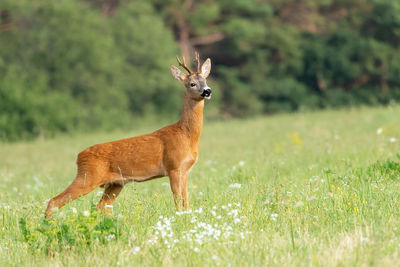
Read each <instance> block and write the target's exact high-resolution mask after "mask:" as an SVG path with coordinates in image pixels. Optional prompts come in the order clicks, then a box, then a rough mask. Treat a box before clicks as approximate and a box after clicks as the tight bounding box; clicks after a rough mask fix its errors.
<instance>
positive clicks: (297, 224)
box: [0, 106, 400, 266]
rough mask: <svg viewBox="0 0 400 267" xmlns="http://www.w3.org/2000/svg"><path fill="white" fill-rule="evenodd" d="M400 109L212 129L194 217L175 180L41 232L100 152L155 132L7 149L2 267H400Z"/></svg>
mask: <svg viewBox="0 0 400 267" xmlns="http://www.w3.org/2000/svg"><path fill="white" fill-rule="evenodd" d="M399 114H400V107H399V106H395V107H389V108H374V109H367V108H363V109H350V110H343V111H326V112H318V113H309V114H294V115H279V116H274V117H266V118H255V119H249V120H233V121H228V122H218V123H209V122H207V121H206V122H205V127H204V131H203V134H202V137H201V148H200V158H199V161H198V163H197V165H196V166H195V167H194V168H193V171H192V173H191V175H190V185H189V192H190V198H191V206H192V210H191V212H182V213H177V212H176V210H175V208H174V205H173V200H172V194H171V192H170V188H169V184H168V179H167V178H161V179H158V180H154V181H150V182H146V183H140V184H129V185H128V186H126V188H124V190H123V192H122V193H121V195H120V196H119V197H118V198H117V200H116V202H115V203H114V205H113V206H112V207H110V208H111V210H112V213H113V218H105V217H104V216H103V215H102V214H101V213H99V212H97V211H96V210H95V205H96V204H97V202H98V201H99V199H100V197H101V190H100V189H98V190H95V191H94V192H92V193H90V194H89V195H87V196H85V197H82V198H80V199H78V200H77V201H74V202H72V203H70V204H68V205H67V206H65V207H63V208H62V209H60V210H59V211H57V212H56V213H55V215H54V216H53V217H52V218H51V220H49V221H45V220H44V219H43V213H44V210H45V206H46V200H47V199H49V198H50V197H53V196H54V195H56V194H57V193H59V192H61V191H62V190H63V189H64V188H65V187H66V186H67V185H68V184H69V183H70V182H71V181H72V179H73V177H74V176H75V171H76V167H75V157H76V154H77V153H78V152H79V151H81V150H82V149H84V148H85V147H87V146H89V145H92V144H94V143H100V142H104V141H109V140H115V139H119V138H122V137H126V136H131V135H137V134H140V133H144V132H147V131H149V130H148V129H151V128H153V129H155V128H157V125H156V126H154V127H147V128H146V129H144V128H141V129H136V130H135V131H132V132H129V133H126V132H124V133H122V132H114V133H101V134H97V135H96V134H93V135H81V136H72V137H59V138H56V139H53V140H46V141H36V142H20V143H14V144H1V150H0V158H1V160H0V179H1V181H2V183H0V192H1V194H0V265H1V266H4V265H33V264H35V265H73V266H75V265H78V266H87V264H89V265H100V266H106V265H108V266H115V265H117V264H120V265H132V264H135V265H136V264H142V265H167V266H169V265H185V266H186V265H190V266H203V265H218V264H221V265H226V264H228V265H229V264H230V265H267V264H269V265H317V266H327V265H328V266H335V265H363V264H364V265H377V266H381V265H386V266H391V265H393V264H396V263H398V262H399V261H400V257H399V254H398V251H399V244H400V215H399V211H400V199H399V196H400V194H399V190H400V116H399Z"/></svg>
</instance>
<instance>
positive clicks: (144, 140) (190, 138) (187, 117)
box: [46, 56, 211, 218]
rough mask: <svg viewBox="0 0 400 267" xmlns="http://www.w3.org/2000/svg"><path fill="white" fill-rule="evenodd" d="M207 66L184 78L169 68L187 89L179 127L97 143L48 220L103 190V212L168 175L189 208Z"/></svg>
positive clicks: (179, 199) (53, 204)
mask: <svg viewBox="0 0 400 267" xmlns="http://www.w3.org/2000/svg"><path fill="white" fill-rule="evenodd" d="M196 57H197V56H196ZM206 63H207V64H206ZM206 63H205V64H204V65H203V69H202V71H203V73H204V74H202V73H199V72H197V73H193V72H191V73H190V72H189V74H188V75H185V74H183V73H181V72H180V71H179V70H178V69H177V68H176V67H174V66H171V71H172V73H173V75H174V77H175V78H176V79H177V80H179V81H181V82H183V83H184V84H185V87H186V91H185V94H184V98H183V108H182V116H181V118H180V120H179V121H178V122H176V123H174V124H172V125H169V126H166V127H164V128H161V129H159V130H157V131H155V132H153V133H150V134H145V135H141V136H137V137H131V138H127V139H122V140H118V141H114V142H108V143H104V144H97V145H94V146H91V147H89V148H87V149H85V150H84V151H82V152H81V153H79V155H78V159H77V166H78V172H77V175H76V178H75V180H74V181H73V182H72V183H71V184H70V185H69V186H68V187H67V188H66V189H65V190H64V191H63V192H62V193H61V194H59V195H58V196H56V197H54V198H52V199H51V200H50V201H49V204H48V207H47V210H46V217H47V218H49V217H50V216H51V215H52V212H53V208H61V207H62V206H64V205H65V204H66V203H67V202H68V201H71V200H74V199H76V198H78V197H80V196H83V195H85V194H87V193H89V192H91V191H92V190H93V189H95V188H97V187H100V186H101V187H104V188H105V190H104V194H103V196H102V198H101V200H100V202H99V204H98V205H97V208H98V209H104V208H105V206H106V205H111V204H112V203H113V202H114V200H115V198H116V197H117V196H118V194H119V193H120V192H121V190H122V188H123V187H124V185H125V184H126V183H128V182H131V181H136V182H144V181H148V180H151V179H154V178H158V177H163V176H166V175H168V176H169V180H170V185H171V190H172V193H173V195H174V199H175V204H176V206H177V208H178V209H179V210H180V209H182V207H185V209H189V197H188V174H189V172H190V170H191V168H192V167H193V165H194V163H195V162H196V161H197V157H198V154H199V138H200V134H201V130H202V127H203V108H204V98H203V97H201V96H200V93H201V90H203V89H204V88H208V87H207V85H206V81H205V79H206V78H207V76H208V73H209V71H210V66H211V64H210V61H209V59H208V60H207V61H206ZM198 64H199V62H198ZM185 69H186V68H185ZM197 69H198V70H199V69H200V67H199V66H198V67H197ZM193 83H196V84H198V86H197V85H196V86H197V87H198V88H191V86H190V84H193ZM200 86H201V87H200Z"/></svg>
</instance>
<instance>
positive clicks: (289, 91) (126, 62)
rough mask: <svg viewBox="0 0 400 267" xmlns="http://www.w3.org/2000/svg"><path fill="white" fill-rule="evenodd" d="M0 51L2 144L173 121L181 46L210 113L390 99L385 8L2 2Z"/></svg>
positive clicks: (272, 2) (338, 2) (254, 0)
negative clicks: (200, 61) (202, 79)
mask: <svg viewBox="0 0 400 267" xmlns="http://www.w3.org/2000/svg"><path fill="white" fill-rule="evenodd" d="M0 47H1V49H0V138H1V139H2V140H16V139H21V138H33V137H37V136H48V135H52V134H54V133H57V132H71V131H72V130H74V131H77V130H89V129H91V130H93V129H98V128H106V129H110V128H115V127H117V128H121V127H127V126H131V125H133V124H134V123H135V120H136V119H137V118H142V117H143V116H145V117H147V116H157V117H168V118H169V119H171V118H176V117H177V116H178V114H179V112H180V106H181V95H182V88H181V86H180V85H179V84H178V83H177V82H175V81H174V80H173V79H172V77H171V75H170V72H169V70H168V66H169V65H170V64H174V63H175V60H174V57H175V55H177V54H180V53H182V54H183V55H185V56H186V57H188V56H189V55H190V54H191V53H192V52H193V50H198V51H199V52H200V53H201V55H202V57H203V58H205V57H211V58H212V61H213V70H212V79H213V80H214V81H211V85H212V86H213V87H214V99H213V100H212V101H211V102H210V104H211V105H212V107H211V108H210V107H207V110H208V112H209V113H208V116H212V117H221V116H224V117H232V116H241V117H242V116H249V115H254V114H263V113H274V112H288V111H297V110H311V109H321V108H326V107H340V106H348V105H364V104H367V105H378V104H388V103H390V102H393V101H398V100H399V99H400V2H398V1H392V0H352V1H347V0H324V1H315V0H299V1H288V0H268V1H267V0H202V1H193V0H151V1H144V0H132V1H127V0H57V1H55V0H53V1H45V0H35V1H32V0H18V1H15V0H2V1H1V2H0Z"/></svg>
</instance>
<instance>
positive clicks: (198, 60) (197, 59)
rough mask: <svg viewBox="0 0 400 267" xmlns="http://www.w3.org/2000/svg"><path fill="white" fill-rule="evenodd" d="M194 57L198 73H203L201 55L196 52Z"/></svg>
mask: <svg viewBox="0 0 400 267" xmlns="http://www.w3.org/2000/svg"><path fill="white" fill-rule="evenodd" d="M194 56H195V59H196V63H197V73H201V70H200V55H199V53H198V52H194Z"/></svg>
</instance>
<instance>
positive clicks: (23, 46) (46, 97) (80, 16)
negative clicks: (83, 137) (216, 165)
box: [0, 0, 180, 139]
mask: <svg viewBox="0 0 400 267" xmlns="http://www.w3.org/2000/svg"><path fill="white" fill-rule="evenodd" d="M0 9H1V10H6V11H7V12H6V13H4V14H8V15H7V16H9V17H10V18H9V19H10V21H11V22H12V23H14V24H15V26H14V27H15V29H11V30H9V31H5V32H3V33H1V34H0V43H1V44H2V49H1V51H0V77H2V78H1V79H0V97H1V105H0V114H1V115H0V134H1V137H2V138H6V139H17V138H21V137H30V136H37V135H40V134H49V133H50V134H51V133H54V132H57V131H63V132H66V131H72V130H73V129H76V128H78V129H79V128H82V129H95V128H99V127H108V128H109V127H115V126H121V125H123V124H124V123H126V121H127V120H128V121H129V119H131V118H132V115H133V114H141V113H143V112H145V111H148V110H153V111H157V112H161V111H169V112H171V111H173V112H176V111H177V110H178V109H179V106H178V105H177V104H176V102H178V101H176V99H177V96H178V95H180V93H179V90H178V89H177V85H175V83H174V82H173V79H171V77H170V75H169V73H168V71H167V66H168V63H169V62H171V61H172V56H173V54H175V51H176V46H175V44H174V42H173V40H172V37H171V34H170V33H169V32H168V31H167V30H166V29H165V27H164V26H163V24H162V21H161V20H160V19H158V18H157V17H156V15H155V13H154V11H153V9H152V7H151V6H150V5H149V4H146V2H145V1H139V2H138V3H132V2H127V1H125V2H123V3H122V7H121V9H120V12H117V13H116V14H115V15H114V16H113V17H112V19H109V20H105V19H103V18H102V17H101V16H100V14H99V12H98V11H97V10H95V9H93V8H91V7H90V6H89V5H87V4H82V3H81V2H79V1H69V0H63V1H35V2H34V3H33V2H32V1H28V0H27V1H17V2H15V1H2V3H1V6H0ZM4 16H6V15H4ZM143 28H147V31H143ZM175 89H176V90H175ZM166 96H168V97H166ZM150 100H153V101H150ZM142 103H148V104H147V105H143V104H142Z"/></svg>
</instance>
